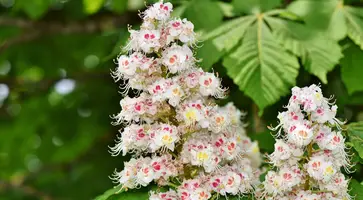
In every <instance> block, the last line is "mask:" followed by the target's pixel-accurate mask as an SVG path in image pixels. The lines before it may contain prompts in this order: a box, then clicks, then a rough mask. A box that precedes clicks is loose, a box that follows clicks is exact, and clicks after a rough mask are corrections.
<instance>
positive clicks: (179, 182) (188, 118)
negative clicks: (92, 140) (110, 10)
mask: <svg viewBox="0 0 363 200" xmlns="http://www.w3.org/2000/svg"><path fill="white" fill-rule="evenodd" d="M172 10H173V6H172V4H171V3H164V2H163V1H160V2H158V3H155V4H154V5H152V6H150V7H148V8H147V10H146V11H144V12H143V13H142V14H141V17H142V19H143V23H142V25H141V27H140V30H131V29H130V30H129V32H130V39H129V43H128V44H127V46H126V47H125V49H126V51H127V54H125V55H121V56H119V57H118V59H117V64H118V67H117V68H116V70H115V71H113V72H112V76H113V78H114V79H115V81H122V84H121V88H122V89H123V91H122V92H123V94H125V95H128V94H129V93H130V92H129V91H130V90H132V91H133V92H134V93H136V96H125V97H124V98H123V99H122V100H121V102H120V104H121V111H120V112H119V113H118V114H116V115H113V116H112V117H113V118H114V122H113V124H114V125H123V127H124V128H122V129H121V130H120V133H121V134H120V136H118V138H117V140H116V144H115V146H113V147H110V152H111V154H112V155H113V156H117V155H119V154H122V155H126V154H127V153H132V154H133V158H132V159H131V160H130V161H128V162H125V163H124V168H123V170H121V171H115V173H114V175H113V177H112V179H113V180H114V181H115V182H116V183H118V184H121V185H122V188H123V189H133V188H139V187H142V186H147V185H149V184H151V183H152V182H154V183H156V184H157V185H158V186H166V187H168V188H169V189H170V190H169V191H167V192H165V193H155V192H151V194H150V199H152V200H167V199H173V200H179V199H180V200H195V199H199V200H203V199H210V198H215V197H217V196H227V195H244V194H247V193H250V192H252V191H253V189H254V187H255V186H256V185H257V184H258V183H259V181H258V180H259V175H260V171H259V169H258V168H259V165H260V162H261V160H260V152H259V148H258V144H257V143H256V142H253V141H251V140H250V138H248V137H247V135H246V133H245V129H244V127H245V124H243V122H242V121H241V118H242V117H243V115H244V113H242V112H241V111H239V110H238V109H237V108H236V107H235V106H234V105H233V104H232V103H229V104H227V105H225V106H223V107H220V106H218V105H217V104H216V103H215V98H223V97H225V95H226V91H227V90H226V88H223V87H222V85H221V80H220V79H219V78H218V77H217V76H216V75H215V74H214V73H209V72H204V71H203V70H202V69H201V68H199V67H198V60H197V59H196V58H195V57H194V49H193V48H194V47H196V43H197V40H196V34H195V32H194V25H193V23H191V22H190V21H188V20H187V19H179V18H172V17H171V12H172Z"/></svg>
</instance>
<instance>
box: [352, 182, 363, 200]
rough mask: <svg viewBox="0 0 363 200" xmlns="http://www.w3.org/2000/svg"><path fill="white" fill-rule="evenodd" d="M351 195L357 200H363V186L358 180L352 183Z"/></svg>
mask: <svg viewBox="0 0 363 200" xmlns="http://www.w3.org/2000/svg"><path fill="white" fill-rule="evenodd" d="M350 188H351V190H350V195H351V196H352V197H354V198H355V199H357V200H360V199H363V185H362V183H359V182H358V181H357V180H354V179H353V180H351V181H350Z"/></svg>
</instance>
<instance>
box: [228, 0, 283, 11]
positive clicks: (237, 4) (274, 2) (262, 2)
mask: <svg viewBox="0 0 363 200" xmlns="http://www.w3.org/2000/svg"><path fill="white" fill-rule="evenodd" d="M232 5H233V7H234V8H235V10H236V11H240V12H243V13H259V12H262V11H266V10H270V9H272V8H276V7H278V6H280V5H281V0H233V1H232Z"/></svg>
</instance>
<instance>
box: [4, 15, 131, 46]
mask: <svg viewBox="0 0 363 200" xmlns="http://www.w3.org/2000/svg"><path fill="white" fill-rule="evenodd" d="M131 14H133V13H125V14H123V15H113V14H107V15H106V14H103V15H97V16H95V17H91V18H89V19H87V20H83V21H68V22H65V21H60V20H47V19H44V20H40V21H30V20H27V19H21V18H11V17H6V16H1V17H0V26H12V27H18V28H20V29H21V32H22V33H21V34H20V35H18V36H15V37H12V38H9V39H7V40H6V41H5V42H3V43H2V44H0V53H1V52H3V51H5V50H6V49H7V48H9V47H10V46H13V45H16V44H19V43H24V42H29V41H32V40H35V39H37V38H40V37H42V36H47V35H53V34H72V33H95V32H103V31H107V30H114V29H116V28H117V27H123V26H125V25H126V24H130V23H133V22H137V20H134V18H131V17H129V16H130V15H131ZM136 19H137V18H136Z"/></svg>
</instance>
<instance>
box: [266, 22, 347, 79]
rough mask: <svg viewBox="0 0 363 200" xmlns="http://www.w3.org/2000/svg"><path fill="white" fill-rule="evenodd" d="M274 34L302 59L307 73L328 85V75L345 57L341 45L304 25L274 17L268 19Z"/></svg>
mask: <svg viewBox="0 0 363 200" xmlns="http://www.w3.org/2000/svg"><path fill="white" fill-rule="evenodd" d="M266 21H267V22H268V24H269V25H270V26H271V28H272V30H273V34H274V36H275V37H276V39H277V40H279V41H280V43H281V44H283V45H284V47H285V48H286V49H288V50H290V51H291V52H293V53H294V54H295V55H297V56H300V57H301V58H302V62H303V65H304V67H305V69H306V70H307V71H309V72H310V73H312V74H314V75H316V76H317V77H319V79H320V80H321V81H322V82H323V83H327V77H326V75H327V73H328V72H329V71H331V70H333V69H334V67H335V66H336V65H337V64H338V63H339V59H340V58H341V57H342V56H343V55H342V53H341V48H340V46H339V44H338V43H337V42H335V41H333V40H331V39H329V37H326V36H325V35H324V34H321V33H319V32H317V31H314V30H312V29H311V28H308V27H306V26H304V25H301V24H298V23H295V22H292V21H288V20H282V19H278V18H273V17H266Z"/></svg>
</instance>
